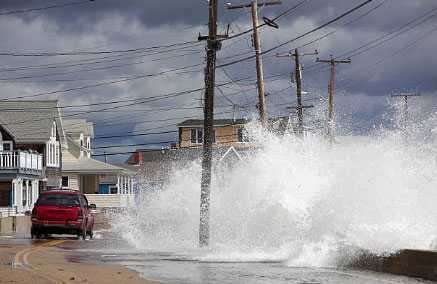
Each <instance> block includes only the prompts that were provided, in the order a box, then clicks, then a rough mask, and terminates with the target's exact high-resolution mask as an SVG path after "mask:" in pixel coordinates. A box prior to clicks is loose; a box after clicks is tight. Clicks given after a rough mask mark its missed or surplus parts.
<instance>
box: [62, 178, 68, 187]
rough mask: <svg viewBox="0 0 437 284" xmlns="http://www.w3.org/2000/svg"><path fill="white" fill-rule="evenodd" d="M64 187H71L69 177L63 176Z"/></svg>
mask: <svg viewBox="0 0 437 284" xmlns="http://www.w3.org/2000/svg"><path fill="white" fill-rule="evenodd" d="M61 186H62V187H69V186H70V185H69V180H68V176H63V177H62V183H61Z"/></svg>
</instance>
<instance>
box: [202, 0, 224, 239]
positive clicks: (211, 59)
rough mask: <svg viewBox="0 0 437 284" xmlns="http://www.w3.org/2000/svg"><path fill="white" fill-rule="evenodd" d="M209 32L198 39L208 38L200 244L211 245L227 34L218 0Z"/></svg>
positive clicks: (212, 2)
mask: <svg viewBox="0 0 437 284" xmlns="http://www.w3.org/2000/svg"><path fill="white" fill-rule="evenodd" d="M208 9H209V23H208V27H209V33H208V36H201V35H199V37H198V40H199V41H202V40H206V42H207V44H206V68H205V98H204V99H205V106H204V119H203V132H204V133H203V157H202V180H201V184H200V187H201V190H200V223H199V246H200V247H207V246H208V245H209V203H210V193H211V168H212V142H213V139H214V138H213V136H214V88H215V67H216V60H217V51H218V50H220V48H221V42H220V39H224V38H226V37H227V35H217V0H209V4H208Z"/></svg>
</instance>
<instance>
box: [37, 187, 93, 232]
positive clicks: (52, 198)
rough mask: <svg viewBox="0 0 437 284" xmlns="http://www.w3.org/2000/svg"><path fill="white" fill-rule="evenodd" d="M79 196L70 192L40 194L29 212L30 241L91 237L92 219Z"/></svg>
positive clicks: (89, 207)
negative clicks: (52, 236)
mask: <svg viewBox="0 0 437 284" xmlns="http://www.w3.org/2000/svg"><path fill="white" fill-rule="evenodd" d="M95 208H96V205H95V204H90V205H89V204H88V200H87V199H86V197H85V195H84V194H83V193H80V192H78V191H73V190H50V191H45V192H42V193H41V194H40V196H39V198H38V200H37V201H36V203H35V206H34V208H33V210H32V218H31V220H32V228H31V231H30V234H31V237H32V239H33V238H38V239H39V238H41V236H45V237H46V236H47V235H49V234H72V235H77V237H78V238H80V237H82V238H83V239H84V240H85V239H86V237H87V236H89V237H90V238H92V237H93V227H94V216H93V214H92V213H91V210H93V209H95Z"/></svg>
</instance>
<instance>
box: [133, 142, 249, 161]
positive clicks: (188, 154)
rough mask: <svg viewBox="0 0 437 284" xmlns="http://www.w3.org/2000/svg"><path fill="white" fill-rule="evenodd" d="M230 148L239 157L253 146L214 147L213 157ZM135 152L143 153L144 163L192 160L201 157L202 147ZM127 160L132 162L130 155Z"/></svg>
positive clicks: (225, 153)
mask: <svg viewBox="0 0 437 284" xmlns="http://www.w3.org/2000/svg"><path fill="white" fill-rule="evenodd" d="M230 148H232V149H233V151H234V152H237V153H238V155H240V157H241V156H245V155H247V154H248V153H250V152H251V151H253V148H250V147H241V148H236V147H229V146H227V147H215V148H213V151H212V154H213V159H215V160H220V159H221V158H222V157H223V156H225V155H227V154H229V153H228V152H229V149H230ZM136 152H137V153H141V154H142V155H143V162H146V163H147V162H162V161H194V160H196V159H199V158H201V157H202V154H203V149H202V148H201V147H199V148H178V149H163V150H154V149H138V150H136ZM134 155H135V154H134ZM129 162H132V157H131V158H129V159H128V161H127V163H129Z"/></svg>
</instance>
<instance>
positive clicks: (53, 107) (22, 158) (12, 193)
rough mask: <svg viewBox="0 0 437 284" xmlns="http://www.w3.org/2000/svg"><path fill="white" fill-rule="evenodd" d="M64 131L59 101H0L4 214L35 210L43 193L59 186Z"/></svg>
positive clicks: (0, 190)
mask: <svg viewBox="0 0 437 284" xmlns="http://www.w3.org/2000/svg"><path fill="white" fill-rule="evenodd" d="M62 129H63V128H62V120H61V114H60V112H59V108H58V103H57V101H54V100H45V101H5V100H3V101H0V211H1V212H3V213H6V212H7V213H8V214H22V213H24V212H25V211H29V210H32V208H33V204H34V202H35V201H36V199H37V198H38V195H39V192H40V191H42V190H45V189H50V188H55V187H59V185H60V177H61V156H62V152H61V144H62V142H63V140H64V133H63V131H62ZM11 211H12V213H11ZM3 215H5V214H3Z"/></svg>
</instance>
